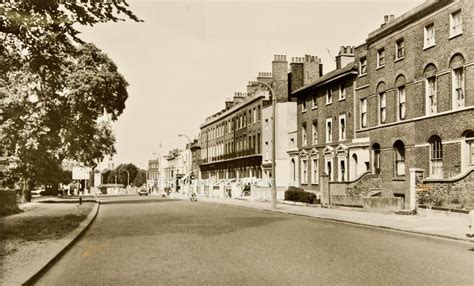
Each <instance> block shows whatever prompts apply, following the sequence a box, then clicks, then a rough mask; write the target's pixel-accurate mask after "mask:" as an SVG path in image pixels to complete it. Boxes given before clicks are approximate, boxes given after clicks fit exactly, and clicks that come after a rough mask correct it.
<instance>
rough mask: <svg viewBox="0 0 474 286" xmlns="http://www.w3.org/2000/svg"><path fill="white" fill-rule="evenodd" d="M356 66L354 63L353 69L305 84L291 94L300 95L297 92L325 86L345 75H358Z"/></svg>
mask: <svg viewBox="0 0 474 286" xmlns="http://www.w3.org/2000/svg"><path fill="white" fill-rule="evenodd" d="M355 67H356V66H355V65H354V66H352V67H351V69H349V70H348V71H345V72H343V73H340V74H335V75H334V76H332V77H330V78H328V79H325V80H323V81H321V82H317V81H316V82H314V83H312V84H308V85H305V86H303V87H301V88H299V89H297V90H295V91H294V92H292V93H291V95H292V96H293V95H295V96H298V94H297V93H301V92H303V91H306V90H309V89H311V88H316V87H320V86H324V85H326V84H328V83H331V82H333V81H335V80H338V79H340V78H342V77H345V76H347V75H351V74H353V75H357V74H359V73H358V72H357V70H356V69H354V68H355Z"/></svg>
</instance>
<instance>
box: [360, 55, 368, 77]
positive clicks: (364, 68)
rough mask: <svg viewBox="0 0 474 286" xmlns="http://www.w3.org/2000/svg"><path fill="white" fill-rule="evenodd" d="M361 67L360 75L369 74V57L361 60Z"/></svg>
mask: <svg viewBox="0 0 474 286" xmlns="http://www.w3.org/2000/svg"><path fill="white" fill-rule="evenodd" d="M359 65H360V68H359V73H360V75H365V74H367V57H362V58H360V60H359Z"/></svg>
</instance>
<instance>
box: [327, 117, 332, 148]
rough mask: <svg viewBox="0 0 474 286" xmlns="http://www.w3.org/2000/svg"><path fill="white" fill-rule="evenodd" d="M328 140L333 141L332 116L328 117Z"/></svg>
mask: <svg viewBox="0 0 474 286" xmlns="http://www.w3.org/2000/svg"><path fill="white" fill-rule="evenodd" d="M326 142H332V118H328V119H326Z"/></svg>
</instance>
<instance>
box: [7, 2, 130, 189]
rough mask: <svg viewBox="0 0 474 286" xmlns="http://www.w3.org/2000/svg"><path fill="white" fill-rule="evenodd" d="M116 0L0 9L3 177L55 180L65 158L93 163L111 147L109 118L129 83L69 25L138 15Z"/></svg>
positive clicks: (27, 185) (27, 184)
mask: <svg viewBox="0 0 474 286" xmlns="http://www.w3.org/2000/svg"><path fill="white" fill-rule="evenodd" d="M127 7H128V4H127V3H126V2H125V1H121V0H110V1H57V0H29V1H15V2H12V3H6V4H4V5H2V6H1V7H0V69H1V70H0V100H1V101H2V102H3V103H2V108H3V111H4V118H3V120H2V122H1V125H0V141H1V142H2V145H1V146H0V153H1V154H6V158H7V160H5V161H4V162H3V165H5V168H4V169H5V170H4V174H3V176H5V177H6V181H7V182H9V183H10V184H14V183H17V184H18V183H21V185H23V188H24V189H25V191H26V192H27V193H28V191H29V190H30V189H31V188H32V187H33V186H34V185H35V184H46V183H51V182H56V181H58V178H59V177H61V174H62V172H63V171H64V170H63V169H62V163H63V162H64V161H65V160H72V161H75V162H80V163H83V164H85V165H88V166H94V165H95V164H96V162H97V161H100V160H101V159H102V158H103V157H104V156H105V155H109V154H113V153H115V148H114V143H115V138H114V135H113V132H112V129H111V122H112V121H115V120H117V118H118V116H119V115H120V114H121V113H122V112H123V110H124V109H125V101H126V99H127V97H128V93H127V86H128V83H127V82H126V80H125V79H124V78H123V76H122V75H121V74H120V73H119V72H118V70H117V67H116V65H115V64H114V63H113V61H112V60H111V59H110V58H109V57H107V55H105V54H104V53H102V52H101V51H100V50H99V49H98V48H97V47H95V46H94V45H92V44H86V43H84V42H83V41H82V40H81V39H80V38H79V37H78V34H79V31H78V30H77V28H76V27H77V25H76V24H82V25H91V26H93V25H94V24H96V23H100V22H109V21H113V22H116V21H119V20H123V18H120V17H121V16H125V17H126V18H129V19H132V20H134V21H139V20H138V18H137V17H136V16H135V15H134V14H133V13H132V12H131V11H130V10H128V8H127Z"/></svg>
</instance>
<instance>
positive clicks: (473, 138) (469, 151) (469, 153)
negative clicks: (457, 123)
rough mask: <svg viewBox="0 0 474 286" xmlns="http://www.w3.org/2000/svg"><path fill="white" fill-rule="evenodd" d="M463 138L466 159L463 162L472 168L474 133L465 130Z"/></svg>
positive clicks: (473, 161) (473, 162)
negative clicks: (464, 140)
mask: <svg viewBox="0 0 474 286" xmlns="http://www.w3.org/2000/svg"><path fill="white" fill-rule="evenodd" d="M463 137H464V138H465V139H466V148H465V150H466V151H465V152H464V153H465V155H464V156H463V157H465V158H466V160H464V162H467V165H468V166H474V131H473V130H466V131H464V132H463Z"/></svg>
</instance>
